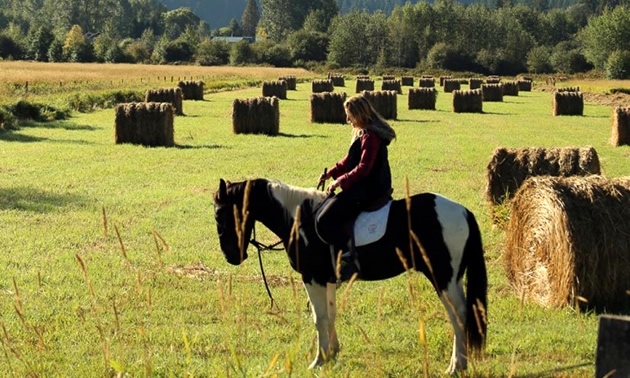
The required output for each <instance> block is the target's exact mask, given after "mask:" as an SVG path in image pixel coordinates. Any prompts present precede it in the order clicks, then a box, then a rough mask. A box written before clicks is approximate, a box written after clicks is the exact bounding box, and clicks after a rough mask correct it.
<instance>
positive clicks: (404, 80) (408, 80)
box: [400, 76, 414, 87]
mask: <svg viewBox="0 0 630 378" xmlns="http://www.w3.org/2000/svg"><path fill="white" fill-rule="evenodd" d="M413 81H414V80H413V76H402V77H401V78H400V83H401V84H402V85H404V86H407V87H413Z"/></svg>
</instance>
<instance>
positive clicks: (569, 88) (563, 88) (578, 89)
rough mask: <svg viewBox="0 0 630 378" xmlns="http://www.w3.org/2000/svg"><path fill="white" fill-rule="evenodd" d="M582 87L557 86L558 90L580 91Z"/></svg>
mask: <svg viewBox="0 0 630 378" xmlns="http://www.w3.org/2000/svg"><path fill="white" fill-rule="evenodd" d="M579 91H580V87H562V88H556V92H579Z"/></svg>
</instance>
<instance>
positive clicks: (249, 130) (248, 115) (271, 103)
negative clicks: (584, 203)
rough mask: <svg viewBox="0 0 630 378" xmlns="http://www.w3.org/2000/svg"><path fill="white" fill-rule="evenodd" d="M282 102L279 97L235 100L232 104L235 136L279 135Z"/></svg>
mask: <svg viewBox="0 0 630 378" xmlns="http://www.w3.org/2000/svg"><path fill="white" fill-rule="evenodd" d="M279 104H280V100H278V98H277V97H257V98H247V99H235V100H234V102H233V103H232V131H233V132H234V134H267V135H278V133H279V131H280V105H279Z"/></svg>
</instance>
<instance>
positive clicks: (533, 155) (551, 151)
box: [485, 146, 601, 205]
mask: <svg viewBox="0 0 630 378" xmlns="http://www.w3.org/2000/svg"><path fill="white" fill-rule="evenodd" d="M600 173H601V168H600V164H599V157H598V155H597V151H595V149H594V148H593V147H591V146H588V147H583V148H578V147H565V148H542V147H531V148H504V147H498V148H496V149H495V150H494V153H493V154H492V157H491V158H490V162H489V163H488V166H487V167H486V178H487V179H488V184H487V186H486V190H485V196H486V199H487V200H488V201H489V202H490V203H491V204H494V205H498V204H500V203H502V202H504V201H505V200H507V199H510V198H512V197H513V196H514V193H516V191H517V190H518V188H519V187H520V186H521V185H522V184H523V181H525V179H527V178H528V177H531V176H563V177H567V176H587V175H599V174H600Z"/></svg>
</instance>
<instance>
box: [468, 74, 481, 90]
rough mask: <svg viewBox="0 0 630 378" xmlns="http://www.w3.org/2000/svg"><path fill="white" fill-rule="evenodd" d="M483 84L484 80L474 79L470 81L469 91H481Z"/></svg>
mask: <svg viewBox="0 0 630 378" xmlns="http://www.w3.org/2000/svg"><path fill="white" fill-rule="evenodd" d="M482 84H483V79H479V78H473V77H471V78H470V79H468V89H480V88H481V85H482Z"/></svg>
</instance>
